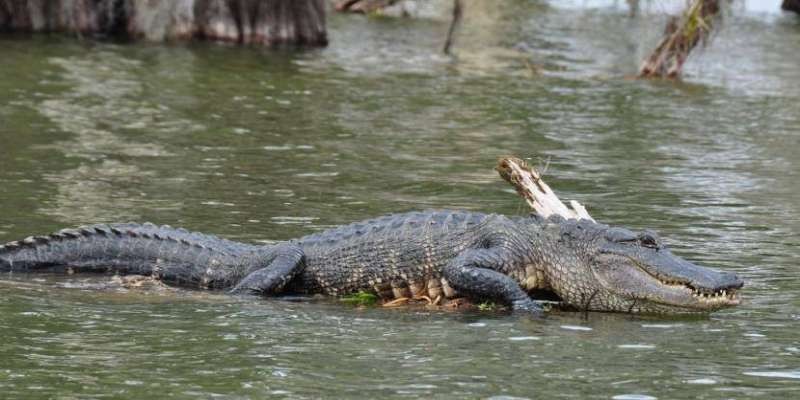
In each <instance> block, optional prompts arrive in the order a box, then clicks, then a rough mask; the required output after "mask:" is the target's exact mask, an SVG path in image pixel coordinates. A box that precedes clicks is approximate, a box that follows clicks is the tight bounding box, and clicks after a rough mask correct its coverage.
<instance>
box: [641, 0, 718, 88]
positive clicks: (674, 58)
mask: <svg viewBox="0 0 800 400" xmlns="http://www.w3.org/2000/svg"><path fill="white" fill-rule="evenodd" d="M719 13H720V1H719V0H690V2H689V5H688V7H687V8H686V10H685V11H684V12H683V14H682V15H681V16H680V17H673V18H670V20H669V22H668V23H667V27H666V29H665V32H664V38H663V39H662V40H661V42H660V43H659V44H658V46H656V48H655V50H653V52H652V53H651V54H650V56H648V57H647V58H646V59H645V60H644V61H643V62H642V65H641V66H640V67H639V77H640V78H677V77H679V76H680V75H681V71H682V70H683V65H684V63H685V62H686V60H687V59H688V58H689V53H690V52H691V51H692V50H693V49H694V48H695V47H696V46H697V45H698V44H699V43H701V42H702V43H706V42H707V40H708V38H709V36H710V35H711V30H712V29H713V28H714V25H715V22H716V20H717V18H718V16H719Z"/></svg>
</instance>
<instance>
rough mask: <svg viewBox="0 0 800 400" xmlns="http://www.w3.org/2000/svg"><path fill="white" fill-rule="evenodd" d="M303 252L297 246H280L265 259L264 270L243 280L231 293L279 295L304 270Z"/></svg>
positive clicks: (286, 244)
mask: <svg viewBox="0 0 800 400" xmlns="http://www.w3.org/2000/svg"><path fill="white" fill-rule="evenodd" d="M304 257H305V256H304V254H303V250H302V249H301V248H300V247H299V246H297V245H295V244H289V243H284V244H279V245H277V246H276V247H274V248H272V249H270V251H269V252H268V253H267V254H266V255H265V257H264V264H263V265H266V266H265V267H263V268H260V269H257V270H255V271H253V272H251V273H250V274H248V275H247V276H245V277H244V279H242V281H241V282H239V284H237V285H236V286H235V287H234V288H233V289H231V293H253V294H263V295H272V294H275V293H278V292H280V291H281V289H283V287H284V286H286V284H287V283H289V281H291V280H292V278H294V277H295V276H297V274H298V273H299V272H300V271H301V270H302V269H303V266H304V265H305V263H304Z"/></svg>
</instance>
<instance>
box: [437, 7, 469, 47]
mask: <svg viewBox="0 0 800 400" xmlns="http://www.w3.org/2000/svg"><path fill="white" fill-rule="evenodd" d="M463 16H464V5H463V4H462V3H461V0H453V19H452V20H451V21H450V27H449V28H447V38H445V41H444V48H443V49H442V52H443V53H444V54H446V55H450V49H451V48H452V47H453V41H454V40H455V38H454V35H455V33H456V29H458V26H459V25H461V18H462V17H463Z"/></svg>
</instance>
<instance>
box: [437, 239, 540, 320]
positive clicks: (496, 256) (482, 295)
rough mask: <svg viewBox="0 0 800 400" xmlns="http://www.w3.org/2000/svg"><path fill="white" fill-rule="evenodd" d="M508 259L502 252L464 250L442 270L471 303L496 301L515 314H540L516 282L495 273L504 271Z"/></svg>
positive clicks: (496, 250)
mask: <svg viewBox="0 0 800 400" xmlns="http://www.w3.org/2000/svg"><path fill="white" fill-rule="evenodd" d="M508 256H509V254H508V253H507V251H505V250H504V249H502V248H489V249H473V250H467V251H465V252H464V253H462V254H461V255H460V256H458V257H456V258H455V259H454V260H453V261H451V262H450V263H449V264H448V265H447V266H446V267H445V268H444V270H443V272H444V278H445V279H446V280H447V282H448V284H450V286H452V287H453V289H455V290H457V291H458V292H459V293H463V294H465V295H466V296H467V297H469V298H471V299H473V300H477V301H485V300H495V301H499V302H501V303H503V304H506V305H508V306H510V307H511V309H512V310H513V311H515V312H524V313H528V314H535V315H540V314H542V312H543V310H542V307H541V306H540V305H539V304H537V303H536V302H535V301H533V300H532V299H531V298H530V296H528V294H527V293H525V291H524V290H522V288H521V287H520V286H519V284H518V283H517V282H516V281H514V280H513V279H511V278H510V277H509V276H508V275H505V274H502V273H500V272H498V271H496V270H498V269H502V268H503V266H504V260H509V258H508Z"/></svg>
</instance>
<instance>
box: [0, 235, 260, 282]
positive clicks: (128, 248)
mask: <svg viewBox="0 0 800 400" xmlns="http://www.w3.org/2000/svg"><path fill="white" fill-rule="evenodd" d="M264 249H265V248H263V247H257V246H252V245H247V244H243V243H237V242H232V241H228V240H224V239H220V238H218V237H215V236H210V235H204V234H200V233H193V232H188V231H186V230H184V229H175V228H171V227H169V226H156V225H153V224H149V223H147V224H134V223H128V224H107V225H106V224H104V225H92V226H86V227H81V228H78V229H64V230H61V231H58V232H56V233H53V234H51V235H47V236H32V237H28V238H26V239H24V240H21V241H17V242H10V243H6V244H5V245H0V271H3V272H113V273H117V274H121V275H125V274H141V275H151V276H155V277H158V278H160V279H162V280H164V281H166V282H169V283H172V284H176V285H179V286H188V287H202V288H225V287H230V286H232V285H234V284H235V283H236V282H238V281H239V280H240V279H241V278H242V277H243V276H244V275H245V274H246V273H247V272H249V271H250V270H252V269H253V267H254V265H255V264H258V263H259V262H260V260H262V259H263V254H264V253H263V251H264Z"/></svg>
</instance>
